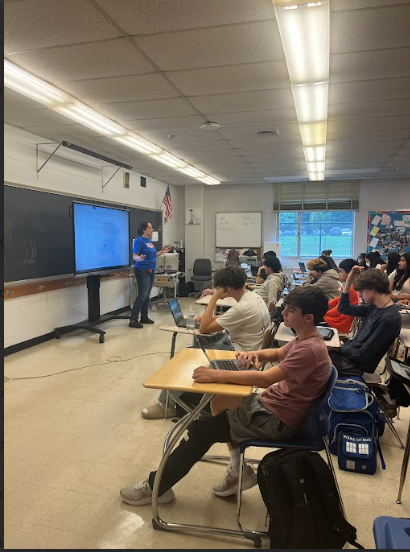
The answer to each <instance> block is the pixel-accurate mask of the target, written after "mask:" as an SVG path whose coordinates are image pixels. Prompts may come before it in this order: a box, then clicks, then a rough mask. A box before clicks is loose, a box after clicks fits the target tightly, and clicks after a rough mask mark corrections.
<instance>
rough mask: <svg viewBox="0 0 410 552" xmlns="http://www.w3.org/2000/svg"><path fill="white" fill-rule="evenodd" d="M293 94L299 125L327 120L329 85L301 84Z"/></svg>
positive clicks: (295, 88) (293, 89)
mask: <svg viewBox="0 0 410 552" xmlns="http://www.w3.org/2000/svg"><path fill="white" fill-rule="evenodd" d="M292 92H293V99H294V100H295V108H296V114H297V117H298V121H299V123H312V122H317V121H326V120H327V104H328V96H329V83H327V82H318V83H314V84H300V85H298V86H293V87H292Z"/></svg>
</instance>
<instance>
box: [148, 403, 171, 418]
mask: <svg viewBox="0 0 410 552" xmlns="http://www.w3.org/2000/svg"><path fill="white" fill-rule="evenodd" d="M141 416H142V417H143V418H145V419H146V420H161V419H163V418H175V416H176V410H175V408H167V411H166V412H165V408H164V407H163V406H162V405H161V404H160V403H159V402H157V403H155V404H153V405H152V406H148V408H144V409H143V410H142V411H141Z"/></svg>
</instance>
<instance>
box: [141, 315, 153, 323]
mask: <svg viewBox="0 0 410 552" xmlns="http://www.w3.org/2000/svg"><path fill="white" fill-rule="evenodd" d="M140 322H141V324H155V322H154V321H153V320H151V318H148V316H147V317H146V318H141V320H140Z"/></svg>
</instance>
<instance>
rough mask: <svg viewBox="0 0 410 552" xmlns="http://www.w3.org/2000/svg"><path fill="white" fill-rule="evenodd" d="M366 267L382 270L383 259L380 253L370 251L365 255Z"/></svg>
mask: <svg viewBox="0 0 410 552" xmlns="http://www.w3.org/2000/svg"><path fill="white" fill-rule="evenodd" d="M365 260H366V266H367V268H381V267H382V262H383V260H382V258H381V257H380V253H379V252H378V251H370V252H369V253H366V255H365Z"/></svg>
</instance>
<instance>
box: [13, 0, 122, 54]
mask: <svg viewBox="0 0 410 552" xmlns="http://www.w3.org/2000/svg"><path fill="white" fill-rule="evenodd" d="M4 28H5V29H6V32H5V41H4V44H5V47H4V51H5V53H7V54H10V53H15V52H22V51H24V50H34V49H36V48H44V47H49V46H59V45H62V44H74V43H78V42H91V41H93V40H104V39H108V38H116V37H118V36H121V32H120V31H118V29H117V28H116V27H115V25H113V23H111V22H110V21H109V20H108V19H107V18H106V17H105V16H104V15H103V14H102V13H101V12H100V11H99V10H98V9H96V8H95V7H94V6H93V5H92V3H91V2H87V1H86V0H70V1H69V2H67V1H66V0H22V1H20V2H12V3H7V4H5V6H4Z"/></svg>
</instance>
